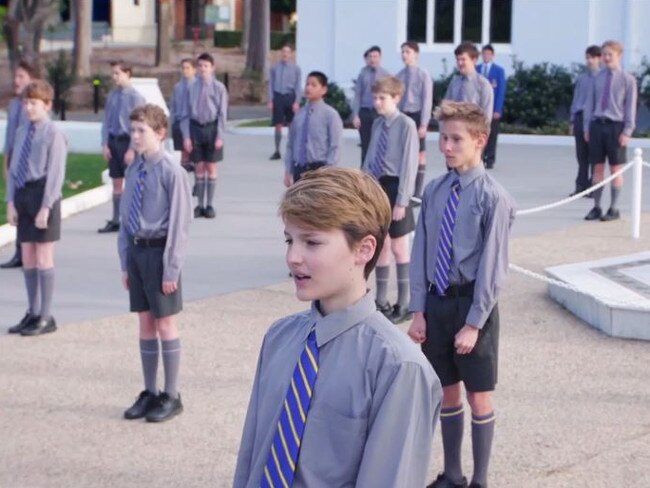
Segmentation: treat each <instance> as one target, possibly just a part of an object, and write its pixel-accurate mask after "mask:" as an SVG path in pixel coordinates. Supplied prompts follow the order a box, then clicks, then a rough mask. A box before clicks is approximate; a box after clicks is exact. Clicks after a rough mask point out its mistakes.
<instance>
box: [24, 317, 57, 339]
mask: <svg viewBox="0 0 650 488" xmlns="http://www.w3.org/2000/svg"><path fill="white" fill-rule="evenodd" d="M55 331H56V321H55V320H54V317H50V318H49V319H47V320H45V319H39V320H38V321H37V322H34V323H32V325H28V326H27V327H25V328H24V329H23V330H21V331H20V335H21V336H38V335H43V334H49V333H50V332H55Z"/></svg>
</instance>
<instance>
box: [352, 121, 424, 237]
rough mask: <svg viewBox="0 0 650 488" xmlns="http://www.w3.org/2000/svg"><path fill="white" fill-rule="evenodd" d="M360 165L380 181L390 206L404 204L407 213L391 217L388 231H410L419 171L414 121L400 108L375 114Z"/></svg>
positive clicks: (412, 225) (396, 233)
mask: <svg viewBox="0 0 650 488" xmlns="http://www.w3.org/2000/svg"><path fill="white" fill-rule="evenodd" d="M382 133H383V135H382ZM383 141H385V142H383ZM362 169H363V171H365V172H366V173H369V174H371V175H373V176H374V177H375V178H376V179H377V180H378V181H379V184H380V185H381V187H382V188H383V189H384V191H385V192H386V195H388V199H389V201H390V206H391V208H393V207H394V206H395V205H400V206H402V207H406V216H405V217H404V218H403V219H402V220H397V221H396V220H393V221H391V225H390V228H389V230H388V233H389V235H390V236H391V237H401V236H403V235H406V234H408V233H409V232H412V231H413V229H414V228H415V220H414V218H413V209H412V208H411V206H410V201H411V197H412V196H413V191H414V189H415V177H416V175H417V172H418V133H417V129H416V127H415V122H413V120H411V119H410V118H409V117H407V116H406V115H404V114H403V113H401V112H400V111H399V110H397V111H395V112H394V113H393V114H391V115H390V116H388V117H378V118H377V119H376V120H375V122H374V124H373V126H372V131H371V138H370V145H369V147H368V153H367V154H366V159H365V160H364V163H363V167H362Z"/></svg>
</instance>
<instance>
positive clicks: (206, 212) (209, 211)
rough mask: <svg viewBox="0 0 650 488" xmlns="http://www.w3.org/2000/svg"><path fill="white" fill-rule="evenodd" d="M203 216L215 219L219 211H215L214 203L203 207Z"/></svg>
mask: <svg viewBox="0 0 650 488" xmlns="http://www.w3.org/2000/svg"><path fill="white" fill-rule="evenodd" d="M203 216H204V217H205V218H206V219H213V218H215V217H216V216H217V212H216V211H215V209H214V207H213V206H212V205H208V206H207V207H205V208H204V209H203Z"/></svg>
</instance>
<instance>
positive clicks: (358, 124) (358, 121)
mask: <svg viewBox="0 0 650 488" xmlns="http://www.w3.org/2000/svg"><path fill="white" fill-rule="evenodd" d="M352 125H353V126H354V128H355V129H358V128H359V127H361V119H360V118H359V116H358V115H357V116H356V117H355V118H353V119H352Z"/></svg>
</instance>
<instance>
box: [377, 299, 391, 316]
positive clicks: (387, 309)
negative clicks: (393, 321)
mask: <svg viewBox="0 0 650 488" xmlns="http://www.w3.org/2000/svg"><path fill="white" fill-rule="evenodd" d="M375 306H376V307H377V310H379V311H380V312H381V313H383V314H384V316H385V317H386V318H388V317H390V314H392V313H393V307H392V306H391V304H390V303H388V302H386V303H383V304H382V303H379V302H378V301H377V300H375Z"/></svg>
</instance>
